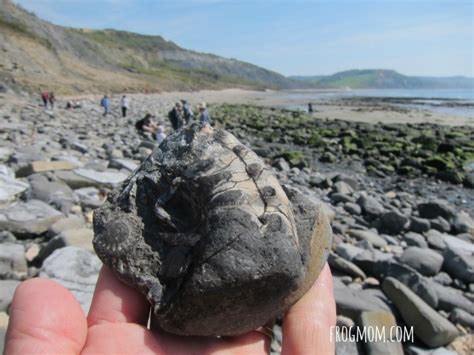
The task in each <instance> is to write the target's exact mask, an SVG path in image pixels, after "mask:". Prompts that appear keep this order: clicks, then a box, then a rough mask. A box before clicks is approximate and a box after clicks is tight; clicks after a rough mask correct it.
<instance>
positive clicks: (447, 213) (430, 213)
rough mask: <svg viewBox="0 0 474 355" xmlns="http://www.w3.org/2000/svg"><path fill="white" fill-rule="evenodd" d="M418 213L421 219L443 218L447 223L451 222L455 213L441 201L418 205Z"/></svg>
mask: <svg viewBox="0 0 474 355" xmlns="http://www.w3.org/2000/svg"><path fill="white" fill-rule="evenodd" d="M418 212H419V214H420V217H422V218H428V219H434V218H437V217H443V218H444V219H445V220H447V221H448V222H451V221H452V220H453V218H454V215H455V213H456V212H455V210H454V208H453V207H452V206H450V205H449V204H448V203H447V202H446V201H443V200H432V201H429V202H424V203H420V204H419V205H418Z"/></svg>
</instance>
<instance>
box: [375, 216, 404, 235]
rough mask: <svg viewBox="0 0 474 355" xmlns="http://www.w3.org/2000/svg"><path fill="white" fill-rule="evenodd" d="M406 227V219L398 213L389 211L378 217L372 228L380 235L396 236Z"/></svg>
mask: <svg viewBox="0 0 474 355" xmlns="http://www.w3.org/2000/svg"><path fill="white" fill-rule="evenodd" d="M407 225H408V217H407V216H405V215H404V214H402V213H400V212H398V211H389V212H385V213H383V214H382V215H380V216H379V217H378V218H377V220H375V221H374V223H373V226H374V227H375V228H377V230H378V231H379V232H380V233H386V234H389V235H397V234H398V233H400V232H401V231H402V230H404V229H405V227H406V226H407Z"/></svg>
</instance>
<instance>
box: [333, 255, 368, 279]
mask: <svg viewBox="0 0 474 355" xmlns="http://www.w3.org/2000/svg"><path fill="white" fill-rule="evenodd" d="M328 263H329V266H330V267H331V268H332V269H333V270H338V271H340V272H342V273H343V274H346V275H349V276H352V277H360V278H361V279H365V278H366V275H365V273H364V272H363V271H362V270H361V269H360V268H359V267H358V266H357V265H355V264H353V263H351V262H350V261H347V260H345V259H343V258H341V257H340V256H337V255H335V254H333V253H331V254H329V257H328Z"/></svg>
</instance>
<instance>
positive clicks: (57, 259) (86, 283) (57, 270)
mask: <svg viewBox="0 0 474 355" xmlns="http://www.w3.org/2000/svg"><path fill="white" fill-rule="evenodd" d="M101 265H102V264H101V262H100V260H99V259H98V258H97V257H96V256H95V255H94V254H93V253H91V252H90V251H86V250H83V249H80V248H76V247H66V248H62V249H58V250H56V251H55V252H53V254H51V255H50V256H49V257H48V258H47V259H46V260H45V261H44V263H43V267H42V268H41V272H40V277H44V278H48V279H52V280H54V281H56V282H58V283H59V284H61V285H62V286H64V287H66V288H67V289H68V290H69V291H71V292H72V294H73V295H74V297H76V299H77V300H78V301H79V303H80V304H81V307H82V309H83V310H84V312H85V313H86V314H87V312H88V311H89V307H90V304H91V301H92V295H93V293H94V289H95V285H96V282H97V277H98V274H99V271H100V268H101Z"/></svg>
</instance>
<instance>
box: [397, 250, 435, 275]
mask: <svg viewBox="0 0 474 355" xmlns="http://www.w3.org/2000/svg"><path fill="white" fill-rule="evenodd" d="M399 260H400V262H402V263H404V264H407V265H408V266H411V267H412V268H413V269H415V270H416V271H418V272H419V273H421V274H422V275H425V276H434V275H436V274H437V273H438V272H439V271H440V270H441V266H442V265H443V261H444V259H443V257H442V256H441V255H440V254H439V253H437V252H435V251H432V250H430V249H427V248H419V247H410V248H407V249H406V250H405V251H404V252H403V254H402V255H401V256H400V258H399Z"/></svg>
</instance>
